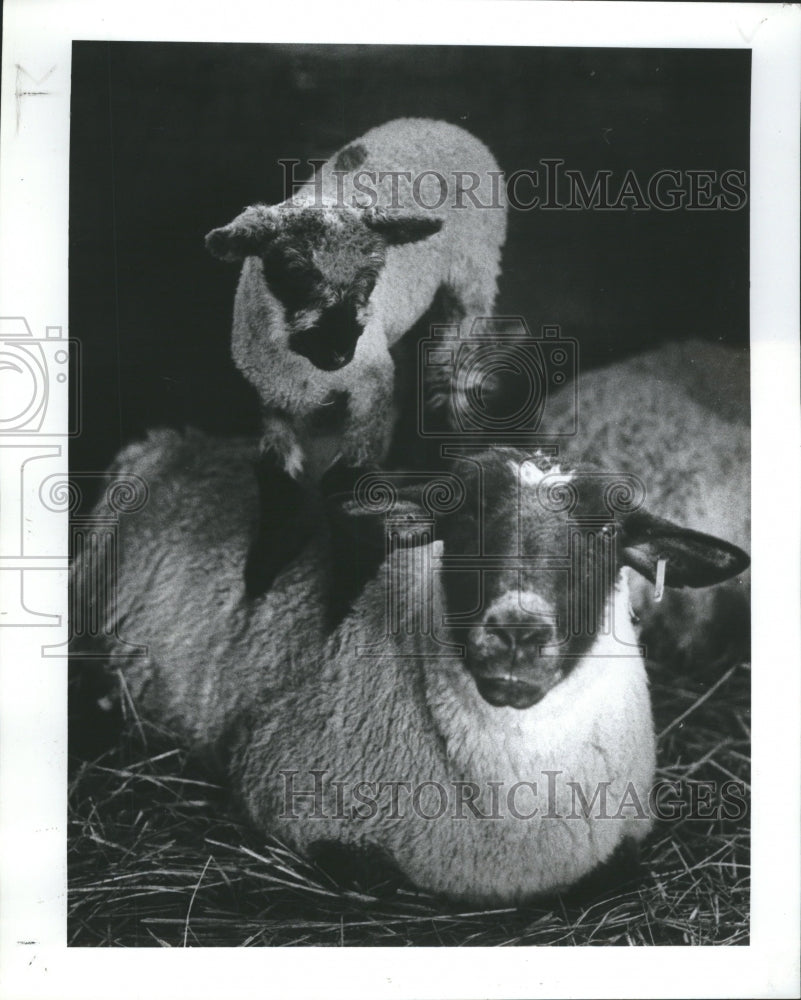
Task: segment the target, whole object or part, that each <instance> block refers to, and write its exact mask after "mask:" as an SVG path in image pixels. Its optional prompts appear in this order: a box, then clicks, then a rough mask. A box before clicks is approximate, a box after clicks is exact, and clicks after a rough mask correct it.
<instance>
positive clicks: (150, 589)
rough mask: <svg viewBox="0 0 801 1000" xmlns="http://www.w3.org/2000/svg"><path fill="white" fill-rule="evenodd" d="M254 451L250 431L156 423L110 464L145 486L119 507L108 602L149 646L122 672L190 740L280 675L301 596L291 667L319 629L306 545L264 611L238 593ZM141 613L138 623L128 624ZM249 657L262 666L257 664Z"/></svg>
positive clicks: (252, 508)
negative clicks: (228, 436)
mask: <svg viewBox="0 0 801 1000" xmlns="http://www.w3.org/2000/svg"><path fill="white" fill-rule="evenodd" d="M256 456H257V446H256V444H255V442H252V441H245V440H225V439H213V438H208V437H206V436H205V435H202V434H200V433H198V432H193V431H188V432H187V433H186V434H181V433H179V432H177V431H172V430H161V431H155V432H151V433H150V434H149V435H148V437H147V439H146V440H145V441H143V442H140V443H137V444H133V445H130V446H129V447H127V448H125V449H124V450H123V451H122V452H121V453H120V454H119V455H118V456H117V459H116V461H115V463H114V465H113V466H112V468H111V470H110V471H111V472H112V473H113V474H116V475H120V476H125V475H126V474H128V473H133V474H135V475H137V476H140V477H141V478H142V479H144V480H145V482H146V483H147V485H148V489H149V499H148V502H147V504H146V505H145V507H144V508H143V509H142V510H140V511H137V512H136V513H134V514H130V515H122V516H121V517H120V527H119V534H120V565H121V566H122V567H123V571H122V572H121V573H120V576H119V586H118V593H117V602H116V609H115V607H114V606H113V604H111V605H110V606H109V608H108V609H107V615H108V616H109V617H112V618H113V617H116V619H117V621H118V622H119V625H120V629H119V631H120V634H122V635H125V637H126V639H128V640H129V641H130V642H137V643H145V644H146V645H147V647H148V656H147V657H141V658H140V657H137V658H132V659H131V661H130V662H129V663H126V664H124V670H125V679H126V684H127V686H128V688H129V690H130V692H131V694H132V696H133V697H134V699H135V701H136V702H137V703H138V704H139V705H141V706H142V711H143V714H145V715H146V716H147V715H150V717H151V718H153V717H155V718H158V719H159V720H161V722H163V723H164V724H165V725H166V726H168V727H171V728H172V729H173V730H174V731H175V732H176V734H177V735H178V736H180V737H181V738H182V739H184V740H186V741H188V742H190V743H191V742H193V741H195V740H200V741H202V742H203V743H206V744H208V743H209V742H211V741H213V740H214V739H216V738H218V737H220V736H221V735H223V734H222V733H221V732H220V731H219V730H220V724H221V722H222V720H224V718H225V717H226V715H230V714H232V712H231V710H232V708H233V707H235V706H236V705H237V704H242V705H247V704H248V702H249V701H250V700H252V699H253V698H255V697H256V696H257V695H261V694H262V693H263V692H265V691H269V690H270V689H271V688H272V689H275V690H279V689H280V688H281V687H282V685H284V684H285V683H287V679H286V678H287V672H286V671H285V670H284V669H283V668H284V666H285V665H287V664H289V663H290V661H291V659H292V656H293V650H292V649H291V648H289V647H288V644H287V643H286V642H285V641H284V642H283V643H282V644H281V646H280V648H277V649H276V648H273V647H274V644H275V640H274V634H278V635H281V634H283V636H284V639H286V637H287V636H293V635H296V634H297V629H294V630H293V628H292V625H293V624H294V625H297V620H296V619H297V616H298V607H300V606H302V607H303V609H304V610H303V636H302V639H303V648H304V649H305V650H306V651H307V654H308V655H307V657H306V658H304V659H303V660H302V661H301V662H299V663H298V665H297V667H298V670H299V671H301V670H303V669H305V668H306V667H308V666H309V665H310V664H313V660H314V650H315V641H314V640H315V636H316V635H319V634H321V633H322V613H321V603H320V601H319V600H317V598H316V595H317V594H318V592H319V573H318V572H316V563H317V560H318V559H319V558H320V557H319V555H317V554H315V552H313V551H312V552H308V553H307V554H306V556H301V558H300V559H299V560H297V562H296V563H295V564H293V566H292V567H290V568H289V569H288V571H287V572H286V573H285V574H284V577H283V581H282V587H281V589H280V592H276V593H275V594H268V595H267V596H266V597H265V598H264V600H266V601H269V602H270V614H269V616H264V615H260V614H256V613H254V611H255V610H256V608H255V606H254V602H248V601H245V600H243V597H244V579H243V574H242V566H243V565H244V561H245V557H246V555H247V552H246V549H247V545H248V544H249V538H250V535H251V533H252V526H253V525H254V524H255V519H256V512H257V495H256V481H255V477H254V475H253V467H254V463H255V460H256ZM201 483H202V488H200V487H199V485H198V484H201ZM319 548H320V546H319V545H318V546H317V549H319ZM79 571H80V570H79ZM258 603H259V604H261V602H258ZM176 608H177V609H179V613H178V614H176V613H175V609H176ZM126 621H127V623H128V624H126ZM142 623H147V634H146V635H143V634H139V632H138V631H137V630H141V628H142V627H143V626H142ZM268 625H269V628H268V627H267V626H268ZM134 632H136V634H134ZM299 640H300V637H298V644H299ZM119 652H120V651H119V650H115V653H116V655H119ZM254 661H255V666H256V667H257V666H258V664H259V662H261V663H263V664H264V669H263V670H262V671H259V670H258V669H256V670H254ZM116 662H117V664H118V665H119V661H116ZM160 664H162V665H169V669H168V670H167V671H165V670H161V669H159V665H160ZM165 678H167V679H168V683H167V682H165ZM223 706H225V708H226V710H225V711H223Z"/></svg>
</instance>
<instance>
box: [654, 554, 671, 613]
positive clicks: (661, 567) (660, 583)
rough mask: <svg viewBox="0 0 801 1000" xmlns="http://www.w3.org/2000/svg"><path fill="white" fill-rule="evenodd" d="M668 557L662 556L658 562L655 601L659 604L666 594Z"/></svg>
mask: <svg viewBox="0 0 801 1000" xmlns="http://www.w3.org/2000/svg"><path fill="white" fill-rule="evenodd" d="M667 562H668V561H667V559H666V558H665V557H664V556H660V557H659V559H658V560H657V563H656V583H655V584H654V601H655V602H656V603H657V604H658V603H659V602H660V601H661V600H662V598H663V597H664V595H665V571H666V570H667Z"/></svg>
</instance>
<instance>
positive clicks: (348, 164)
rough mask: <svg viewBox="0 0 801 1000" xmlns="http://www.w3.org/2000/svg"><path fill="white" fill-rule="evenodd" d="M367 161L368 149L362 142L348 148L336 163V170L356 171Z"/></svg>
mask: <svg viewBox="0 0 801 1000" xmlns="http://www.w3.org/2000/svg"><path fill="white" fill-rule="evenodd" d="M366 159H367V147H366V146H363V145H362V144H361V143H360V142H356V143H354V144H353V145H352V146H346V147H345V148H344V149H343V150H342V151H341V152H340V154H339V155H338V156H337V158H336V160H335V161H334V170H355V169H356V167H360V166H361V165H362V164H363V163H364V161H365V160H366Z"/></svg>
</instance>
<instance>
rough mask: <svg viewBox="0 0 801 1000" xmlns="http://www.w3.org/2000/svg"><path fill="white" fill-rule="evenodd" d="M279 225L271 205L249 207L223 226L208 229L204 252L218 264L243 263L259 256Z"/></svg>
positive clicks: (278, 215)
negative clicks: (214, 258)
mask: <svg viewBox="0 0 801 1000" xmlns="http://www.w3.org/2000/svg"><path fill="white" fill-rule="evenodd" d="M281 225H282V220H281V213H280V212H279V210H278V208H277V207H276V206H275V205H251V206H250V207H249V208H246V209H245V211H244V212H242V214H241V215H238V216H237V217H236V218H235V219H234V220H233V222H229V223H228V225H227V226H222V227H221V228H220V229H212V231H211V232H210V233H208V235H207V236H206V249H207V250H208V251H209V253H211V254H213V256H215V257H218V258H219V259H220V260H228V261H236V260H244V258H245V257H250V256H254V255H257V254H259V253H261V252H262V250H263V249H264V248H265V247H266V246H267V244H268V243H269V242H270V241H271V240H272V239H274V237H275V236H276V234H277V233H278V232H279V230H280V229H281Z"/></svg>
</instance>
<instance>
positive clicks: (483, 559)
mask: <svg viewBox="0 0 801 1000" xmlns="http://www.w3.org/2000/svg"><path fill="white" fill-rule="evenodd" d="M471 464H472V468H471V469H470V471H469V472H467V473H466V474H465V475H463V476H462V479H463V482H464V485H465V492H466V500H465V504H464V505H463V506H462V508H461V509H460V510H458V511H457V512H456V513H454V514H451V515H449V516H448V517H447V518H446V519H445V523H444V524H443V526H442V528H443V530H442V539H443V542H444V548H445V560H446V562H445V567H446V568H445V571H444V574H443V585H444V588H445V592H446V603H447V613H448V615H449V618H448V620H449V622H450V623H451V625H452V626H453V628H454V631H455V632H456V636H457V638H458V639H460V640H461V641H462V642H464V643H465V645H466V648H467V664H466V665H467V669H468V670H469V671H470V673H471V674H472V675H473V677H474V678H475V681H476V685H477V687H478V690H479V691H480V692H481V694H482V695H483V697H484V698H485V699H486V700H487V701H488V702H490V704H492V705H510V706H512V707H514V708H528V707H529V706H531V705H534V704H536V703H537V702H538V701H540V700H541V699H542V698H543V697H544V696H545V695H546V694H547V693H548V691H550V690H551V688H553V687H554V686H555V685H556V684H558V683H559V682H560V681H561V680H563V679H564V678H565V677H566V676H567V675H568V674H569V673H570V671H571V670H572V669H573V668H574V667H575V666H576V664H577V663H578V662H579V660H580V659H581V658H582V657H583V656H585V655H587V654H588V653H590V654H591V652H592V646H593V644H594V643H595V642H596V640H597V639H598V638H599V637H600V636H601V634H602V633H603V632H605V631H606V630H607V629H609V628H610V626H611V624H612V623H611V621H610V618H609V611H610V610H611V604H612V600H613V598H614V591H615V586H616V580H617V576H618V569H619V567H620V566H622V565H627V566H631V567H632V568H633V569H635V570H636V571H637V572H638V573H641V574H642V575H643V576H645V577H646V579H648V580H651V581H652V582H654V581H656V580H657V579H659V580H660V582H661V583H663V584H664V585H665V586H667V587H708V586H710V585H712V584H715V583H720V582H722V581H723V580H727V579H729V578H730V577H732V576H736V575H737V574H738V573H742V572H743V571H744V570H745V569H746V568H747V567H748V563H749V559H748V556H747V555H746V554H745V552H743V551H742V550H741V549H739V548H737V546H735V545H731V544H730V543H729V542H725V541H722V540H721V539H718V538H714V537H712V536H710V535H705V534H702V533H701V532H698V531H693V530H691V529H689V528H683V527H680V526H679V525H676V524H672V523H671V522H670V521H666V520H664V519H663V518H660V517H656V516H655V515H653V514H651V513H649V511H648V510H647V509H646V508H645V507H644V506H642V504H643V501H644V499H645V486H644V484H643V483H642V482H641V481H640V480H639V479H637V477H636V476H632V475H630V474H626V473H610V472H603V471H601V470H598V469H594V468H592V467H590V466H582V467H579V468H578V469H576V470H574V471H569V467H567V468H563V469H562V470H560V469H559V468H558V467H556V466H553V465H552V463H550V461H549V460H548V459H547V458H543V457H542V456H537V457H534V458H532V457H531V456H527V455H526V454H525V453H523V452H520V451H518V450H517V449H512V448H495V449H492V450H490V451H487V452H483V453H482V454H480V455H476V456H475V457H474V462H473V463H471ZM465 465H467V463H465ZM459 471H460V472H461V470H459ZM482 480H483V485H482ZM479 556H480V558H478V557H479ZM471 557H472V559H471ZM460 560H461V561H462V562H463V564H464V568H461V569H460V568H459V561H460ZM476 570H480V572H476Z"/></svg>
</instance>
